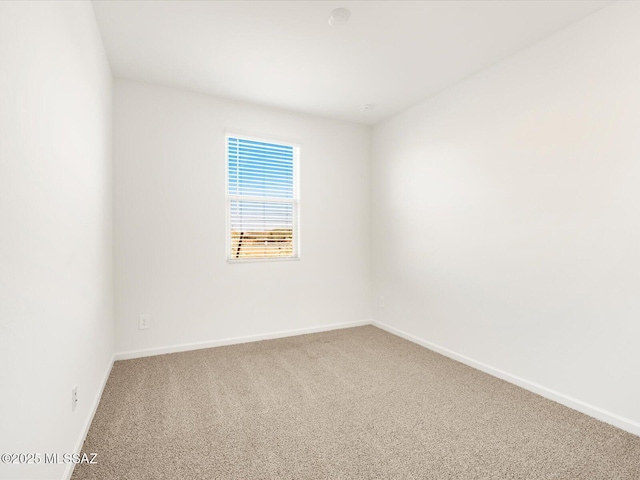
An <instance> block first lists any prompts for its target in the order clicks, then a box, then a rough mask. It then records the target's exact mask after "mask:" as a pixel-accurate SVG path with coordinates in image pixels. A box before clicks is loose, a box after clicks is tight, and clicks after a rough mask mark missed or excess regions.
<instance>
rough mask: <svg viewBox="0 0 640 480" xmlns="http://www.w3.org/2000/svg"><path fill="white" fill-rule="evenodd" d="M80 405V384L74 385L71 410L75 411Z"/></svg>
mask: <svg viewBox="0 0 640 480" xmlns="http://www.w3.org/2000/svg"><path fill="white" fill-rule="evenodd" d="M76 405H78V386H77V385H74V386H73V388H72V389H71V411H72V412H73V411H74V410H75V409H76Z"/></svg>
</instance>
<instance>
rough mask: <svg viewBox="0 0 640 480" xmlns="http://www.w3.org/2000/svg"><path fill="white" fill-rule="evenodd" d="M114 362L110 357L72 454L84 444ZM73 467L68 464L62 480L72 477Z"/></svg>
mask: <svg viewBox="0 0 640 480" xmlns="http://www.w3.org/2000/svg"><path fill="white" fill-rule="evenodd" d="M114 361H115V356H112V357H111V361H110V362H109V365H108V366H107V370H106V372H105V373H104V376H103V377H102V382H101V383H100V386H99V387H98V391H97V392H96V395H95V397H94V398H93V403H92V404H91V408H90V409H89V415H87V418H86V420H85V422H84V425H83V426H82V431H81V432H80V437H78V440H77V442H76V446H75V448H74V449H73V453H81V450H82V445H83V444H84V441H85V439H86V438H87V434H88V433H89V427H91V422H93V417H94V415H95V414H96V410H98V405H99V404H100V399H101V398H102V392H103V391H104V387H105V386H106V385H107V380H108V379H109V374H110V373H111V368H112V367H113V362H114ZM74 467H75V464H74V463H68V464H67V467H66V468H65V471H64V475H63V477H62V480H70V478H71V475H73V469H74Z"/></svg>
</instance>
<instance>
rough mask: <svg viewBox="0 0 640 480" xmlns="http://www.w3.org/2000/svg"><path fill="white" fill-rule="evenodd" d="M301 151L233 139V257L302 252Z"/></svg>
mask: <svg viewBox="0 0 640 480" xmlns="http://www.w3.org/2000/svg"><path fill="white" fill-rule="evenodd" d="M295 154H296V152H295V149H294V147H293V146H290V145H283V144H276V143H269V142H262V141H256V140H250V139H245V138H240V137H235V136H229V137H227V159H228V163H227V175H228V185H227V209H228V214H229V226H230V228H229V240H230V241H229V252H228V254H229V258H230V259H233V260H242V259H261V258H279V257H285V258H286V257H295V256H296V248H295V245H296V239H295V238H294V236H295V233H296V227H297V225H296V224H295V223H296V216H297V199H296V198H295V193H296V189H295V187H296V186H295V183H294V182H295V176H294V168H295Z"/></svg>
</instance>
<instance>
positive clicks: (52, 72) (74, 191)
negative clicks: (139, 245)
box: [0, 2, 114, 479]
mask: <svg viewBox="0 0 640 480" xmlns="http://www.w3.org/2000/svg"><path fill="white" fill-rule="evenodd" d="M111 88H112V85H111V73H110V70H109V66H108V63H107V60H106V56H105V53H104V50H103V47H102V42H101V39H100V36H99V33H98V29H97V26H96V22H95V18H94V14H93V10H92V7H91V4H90V3H86V2H42V3H36V2H0V452H1V453H5V452H8V453H19V452H23V453H30V452H40V453H45V452H47V453H65V452H73V450H74V448H75V447H76V443H77V442H78V441H79V440H80V439H81V435H82V433H83V427H84V424H85V422H86V420H87V419H88V418H89V415H90V412H91V408H90V407H91V406H92V402H93V401H94V400H95V398H96V395H97V394H98V393H99V390H100V386H101V385H100V384H101V382H102V380H103V378H104V376H105V372H106V370H107V368H108V367H109V365H110V362H111V358H112V354H113V336H114V333H113V287H112V285H113V276H112V270H113V257H112V183H111V181H112V172H111V168H112V163H111V100H112V99H111ZM74 384H77V385H78V395H79V404H78V406H77V408H76V410H75V411H74V412H72V410H71V389H72V387H73V385H74ZM64 470H65V466H64V465H43V464H40V465H38V466H34V465H29V466H22V467H19V466H8V465H4V464H0V478H12V479H16V478H38V479H43V478H45V479H51V478H60V477H61V476H62V475H63V471H64Z"/></svg>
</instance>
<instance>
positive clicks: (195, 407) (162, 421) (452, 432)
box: [73, 326, 640, 480]
mask: <svg viewBox="0 0 640 480" xmlns="http://www.w3.org/2000/svg"><path fill="white" fill-rule="evenodd" d="M83 451H84V452H96V453H98V457H97V462H98V464H97V465H89V466H87V465H78V466H77V467H76V469H75V472H74V475H73V479H74V480H81V479H102V480H143V479H144V480H146V479H154V480H155V479H171V480H197V479H243V480H245V479H246V480H249V479H280V478H282V479H361V478H362V479H373V478H375V479H405V478H406V479H409V478H419V479H433V480H447V479H460V480H463V479H464V480H473V479H487V480H488V479H491V480H495V479H533V480H543V479H544V480H550V479H567V480H587V479H588V480H598V479H602V480H621V479H628V480H638V479H640V437H636V436H634V435H631V434H629V433H626V432H624V431H622V430H618V429H616V428H614V427H611V426H609V425H607V424H604V423H601V422H599V421H597V420H594V419H592V418H590V417H588V416H585V415H582V414H580V413H577V412H575V411H573V410H570V409H568V408H566V407H563V406H561V405H559V404H557V403H554V402H551V401H548V400H545V399H543V398H542V397H539V396H537V395H535V394H532V393H530V392H528V391H526V390H523V389H521V388H518V387H516V386H514V385H511V384H509V383H506V382H504V381H502V380H498V379H496V378H494V377H491V376H489V375H486V374H484V373H482V372H479V371H477V370H474V369H472V368H470V367H467V366H465V365H462V364H460V363H458V362H455V361H453V360H450V359H448V358H446V357H443V356H441V355H438V354H436V353H433V352H431V351H429V350H427V349H424V348H422V347H420V346H417V345H414V344H412V343H410V342H407V341H405V340H403V339H400V338H398V337H395V336H393V335H391V334H389V333H386V332H384V331H382V330H380V329H377V328H375V327H371V326H366V327H358V328H350V329H345V330H336V331H332V332H326V333H318V334H312V335H303V336H299V337H290V338H284V339H278V340H267V341H263V342H256V343H249V344H243V345H233V346H228V347H218V348H210V349H206V350H197V351H192V352H185V353H176V354H170V355H161V356H156V357H148V358H141V359H136V360H127V361H120V362H116V363H115V365H114V367H113V371H112V372H111V376H110V377H109V380H108V383H107V386H106V388H105V391H104V394H103V397H102V401H101V402H100V406H99V408H98V411H97V413H96V416H95V418H94V421H93V424H92V425H91V429H90V431H89V435H88V437H87V440H86V442H85V444H84V447H83Z"/></svg>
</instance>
